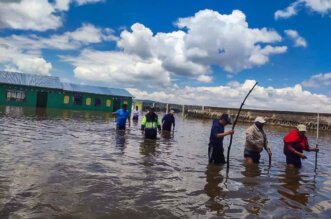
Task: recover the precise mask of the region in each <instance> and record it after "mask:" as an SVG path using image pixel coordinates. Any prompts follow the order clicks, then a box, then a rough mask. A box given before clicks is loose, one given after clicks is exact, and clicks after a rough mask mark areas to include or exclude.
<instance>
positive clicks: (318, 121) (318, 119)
mask: <svg viewBox="0 0 331 219" xmlns="http://www.w3.org/2000/svg"><path fill="white" fill-rule="evenodd" d="M319 126H320V114H319V113H317V124H316V148H318V134H319V133H318V131H319ZM317 153H318V152H317V151H316V152H315V171H316V170H317Z"/></svg>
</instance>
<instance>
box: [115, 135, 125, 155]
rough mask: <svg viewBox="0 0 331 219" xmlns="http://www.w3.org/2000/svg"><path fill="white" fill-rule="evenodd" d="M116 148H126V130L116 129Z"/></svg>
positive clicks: (122, 149)
mask: <svg viewBox="0 0 331 219" xmlns="http://www.w3.org/2000/svg"><path fill="white" fill-rule="evenodd" d="M115 141H116V148H118V149H120V150H121V151H124V149H125V130H116V135H115Z"/></svg>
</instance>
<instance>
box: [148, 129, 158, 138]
mask: <svg viewBox="0 0 331 219" xmlns="http://www.w3.org/2000/svg"><path fill="white" fill-rule="evenodd" d="M156 136H157V130H156V129H146V128H145V138H148V139H156Z"/></svg>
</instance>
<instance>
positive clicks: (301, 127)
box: [297, 124, 307, 132]
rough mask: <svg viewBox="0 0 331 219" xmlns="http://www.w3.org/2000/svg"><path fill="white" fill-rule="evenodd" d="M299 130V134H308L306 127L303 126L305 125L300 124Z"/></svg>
mask: <svg viewBox="0 0 331 219" xmlns="http://www.w3.org/2000/svg"><path fill="white" fill-rule="evenodd" d="M297 129H298V130H299V132H306V131H307V128H306V126H305V125H303V124H299V125H298V126H297Z"/></svg>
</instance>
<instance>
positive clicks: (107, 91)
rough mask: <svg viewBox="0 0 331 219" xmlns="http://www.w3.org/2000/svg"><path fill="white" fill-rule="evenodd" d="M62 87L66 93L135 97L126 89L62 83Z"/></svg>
mask: <svg viewBox="0 0 331 219" xmlns="http://www.w3.org/2000/svg"><path fill="white" fill-rule="evenodd" d="M62 86H63V90H65V91H72V92H79V93H92V94H101V95H111V96H121V97H133V96H132V95H131V94H130V93H129V92H128V91H127V90H125V89H116V88H109V87H97V86H91V85H80V84H71V83H62Z"/></svg>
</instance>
